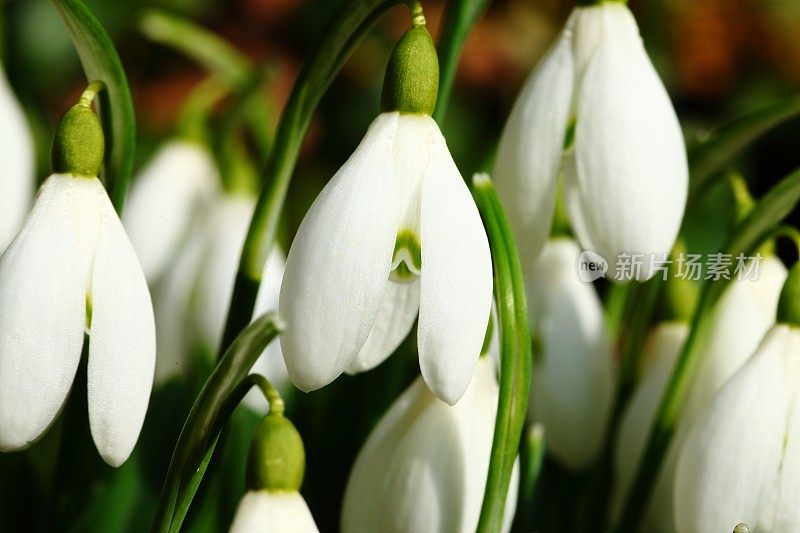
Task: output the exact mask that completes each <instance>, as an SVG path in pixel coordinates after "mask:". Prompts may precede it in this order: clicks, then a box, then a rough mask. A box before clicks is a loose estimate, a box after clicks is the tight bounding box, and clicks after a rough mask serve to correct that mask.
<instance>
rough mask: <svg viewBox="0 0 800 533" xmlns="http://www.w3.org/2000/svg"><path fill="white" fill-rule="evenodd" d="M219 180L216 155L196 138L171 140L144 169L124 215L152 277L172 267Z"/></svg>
mask: <svg viewBox="0 0 800 533" xmlns="http://www.w3.org/2000/svg"><path fill="white" fill-rule="evenodd" d="M218 186H219V176H218V172H217V169H216V167H215V165H214V161H213V160H212V159H211V156H210V155H209V153H208V152H207V151H206V150H205V149H204V148H203V147H201V146H200V145H198V144H195V143H189V142H185V141H175V140H173V141H170V142H168V143H167V144H165V145H164V146H163V147H162V148H161V149H160V150H159V151H158V152H157V153H156V155H155V157H154V158H153V160H152V161H150V162H149V163H148V164H147V166H146V167H144V169H142V171H141V172H140V174H139V176H138V177H137V178H136V180H135V181H134V183H133V187H132V188H131V194H130V196H129V198H128V201H127V203H126V205H125V211H124V213H123V216H122V220H123V223H124V225H125V229H126V231H127V232H128V236H129V237H130V240H131V243H133V247H134V249H135V250H136V253H137V255H138V256H139V260H140V261H141V264H142V269H143V270H144V273H145V276H147V279H148V281H150V282H153V281H154V280H155V279H156V278H157V277H159V276H160V275H161V273H162V272H163V271H164V269H165V268H166V267H167V264H168V262H169V261H170V260H171V259H172V258H173V257H174V255H175V254H176V253H177V251H178V247H179V244H180V242H181V241H182V240H183V239H185V238H186V236H187V234H188V232H189V227H190V226H191V225H192V222H193V221H195V219H196V218H197V217H198V216H199V215H200V214H201V213H203V212H205V211H207V210H208V208H209V206H210V202H211V199H212V198H213V197H214V196H215V195H216V192H217V188H218Z"/></svg>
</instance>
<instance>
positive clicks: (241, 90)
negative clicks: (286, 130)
mask: <svg viewBox="0 0 800 533" xmlns="http://www.w3.org/2000/svg"><path fill="white" fill-rule="evenodd" d="M139 25H140V28H141V30H142V32H143V33H144V34H145V35H146V36H147V37H148V38H149V39H151V40H153V41H155V42H157V43H159V44H162V45H164V46H169V47H171V48H174V49H175V50H178V51H180V52H181V53H183V54H184V55H186V56H188V57H190V58H192V59H194V60H195V61H196V62H197V63H199V64H201V65H202V66H203V67H205V68H206V70H208V71H209V72H210V73H212V74H213V75H214V76H215V78H214V79H215V80H216V81H217V83H224V84H225V85H226V86H227V88H228V90H230V91H234V92H235V93H237V95H238V97H237V99H236V101H235V102H234V104H235V105H234V106H232V111H231V112H230V113H229V114H228V116H229V117H235V118H237V119H238V118H239V117H238V115H240V114H241V111H242V110H245V111H246V114H244V117H243V118H244V120H245V121H246V123H247V124H248V126H249V128H250V131H251V132H252V134H253V137H254V138H255V140H256V142H257V144H258V149H259V150H260V151H261V153H262V154H266V153H267V150H268V149H269V146H270V144H271V139H270V132H271V131H272V126H273V123H272V120H271V114H270V110H269V107H268V105H267V103H266V100H265V98H264V95H263V94H261V88H262V86H263V82H264V80H265V79H266V77H267V76H266V74H267V70H268V69H266V68H265V67H263V66H257V67H253V66H252V65H251V62H250V60H249V59H248V58H247V57H246V56H245V55H244V54H242V53H241V52H239V50H237V49H236V48H234V47H233V46H231V45H230V44H228V43H227V42H226V41H225V40H223V39H221V38H220V37H219V36H217V35H216V34H214V33H212V32H210V31H208V30H206V29H205V28H203V27H202V26H200V25H198V24H195V23H194V22H191V21H189V20H187V19H184V18H182V17H178V16H175V15H170V14H167V13H164V12H162V11H159V10H156V9H151V10H148V11H146V12H145V14H144V15H143V16H142V18H141V20H140V23H139ZM197 110H199V111H202V112H204V113H205V114H207V112H208V109H207V108H199V109H197ZM188 118H190V119H196V118H198V117H196V116H193V115H188ZM199 118H201V119H203V120H204V119H205V116H204V115H201V116H200V117H199ZM228 122H229V123H230V121H228ZM189 126H190V128H192V129H190V132H192V133H194V132H195V131H196V128H195V127H194V124H191V123H190V124H189Z"/></svg>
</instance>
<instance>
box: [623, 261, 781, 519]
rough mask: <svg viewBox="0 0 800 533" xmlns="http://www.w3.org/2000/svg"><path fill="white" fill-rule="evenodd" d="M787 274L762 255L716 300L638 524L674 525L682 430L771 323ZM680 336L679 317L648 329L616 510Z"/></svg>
mask: <svg viewBox="0 0 800 533" xmlns="http://www.w3.org/2000/svg"><path fill="white" fill-rule="evenodd" d="M786 275H787V272H786V267H785V266H784V265H783V263H781V261H780V260H779V259H777V258H776V257H774V256H768V257H765V258H764V259H763V260H762V261H761V264H760V266H759V275H758V277H757V278H756V279H753V280H750V279H741V280H736V281H733V282H732V283H731V285H730V287H728V289H727V290H726V292H725V294H724V295H723V296H722V298H721V299H720V302H719V304H718V305H717V310H716V311H715V316H714V323H713V325H712V327H711V330H710V332H709V334H708V336H707V338H706V341H705V343H704V346H705V347H704V349H703V357H702V360H701V361H700V364H699V366H698V368H697V370H696V371H695V374H694V376H693V378H692V382H691V385H690V389H689V394H688V396H687V400H686V402H685V403H684V405H683V408H682V409H681V415H680V417H679V423H678V427H677V429H676V432H675V436H674V437H673V439H672V442H671V443H670V446H669V448H668V450H667V453H666V456H665V458H664V461H663V463H662V466H661V472H660V473H659V475H658V477H657V478H656V483H655V486H654V489H653V492H652V494H651V496H650V503H649V505H648V508H647V511H646V512H645V513H644V517H643V522H642V527H644V528H645V529H646V530H648V531H653V532H659V531H664V532H668V531H674V529H675V525H674V522H673V498H672V492H673V481H674V477H675V466H676V462H677V459H678V455H679V453H680V449H681V448H682V446H683V442H684V441H685V438H686V435H687V433H688V430H689V428H690V427H691V424H692V423H693V422H694V420H695V419H696V418H697V416H698V413H700V412H701V411H702V410H703V409H704V408H705V407H706V406H707V405H708V402H709V401H710V400H711V398H712V397H713V396H714V394H716V392H717V391H718V390H719V389H720V388H721V387H722V385H724V384H725V382H726V381H727V380H728V379H729V378H730V377H731V375H733V374H734V373H735V372H736V371H737V370H738V369H739V368H741V366H742V365H743V364H744V362H745V361H746V360H747V359H748V357H749V356H750V355H751V354H752V353H753V351H754V350H755V349H756V347H757V346H758V344H759V342H760V341H761V339H762V338H763V337H764V334H765V333H766V332H767V331H768V330H769V328H770V327H771V326H772V325H773V324H774V323H775V310H776V307H777V305H778V297H779V295H780V291H781V287H782V286H783V283H784V281H785V280H786ZM686 335H687V330H686V327H685V326H682V325H679V324H677V323H671V324H669V325H662V326H660V327H659V328H657V329H656V331H655V332H654V333H653V340H651V342H650V344H649V346H648V350H649V351H650V352H651V354H650V355H647V356H646V357H652V364H651V365H650V368H649V370H648V371H647V373H646V374H645V376H644V378H643V379H642V382H641V384H640V385H639V387H638V388H637V390H636V392H635V393H634V395H633V397H632V398H631V401H630V403H629V405H628V407H627V408H626V411H625V414H624V415H623V418H622V423H621V426H620V432H619V435H618V437H617V444H616V446H617V447H616V451H615V468H616V472H617V476H616V483H615V487H614V498H613V503H612V507H613V509H612V511H613V513H614V514H616V513H618V512H619V511H620V510H621V507H622V504H623V502H624V498H625V495H626V494H627V492H628V490H629V488H630V484H631V483H632V482H633V476H634V475H635V472H636V468H637V466H638V462H639V460H640V458H641V454H642V453H643V452H644V447H645V445H646V440H647V437H648V436H649V433H650V429H651V426H652V423H653V420H654V418H655V415H656V411H657V409H658V406H659V402H660V401H661V397H662V395H663V393H664V390H665V388H666V386H667V383H668V382H669V379H670V377H671V375H672V370H673V368H674V365H675V361H676V359H677V357H678V355H679V352H680V350H681V349H682V347H683V342H684V341H685V338H686ZM734 525H735V524H734Z"/></svg>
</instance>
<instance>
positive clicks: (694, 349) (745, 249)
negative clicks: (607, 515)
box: [616, 170, 800, 532]
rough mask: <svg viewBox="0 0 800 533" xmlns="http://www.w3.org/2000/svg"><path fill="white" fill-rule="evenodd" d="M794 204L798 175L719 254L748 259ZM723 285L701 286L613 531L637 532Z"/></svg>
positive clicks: (765, 200)
mask: <svg viewBox="0 0 800 533" xmlns="http://www.w3.org/2000/svg"><path fill="white" fill-rule="evenodd" d="M798 200H800V170H797V171H795V172H793V173H792V174H790V175H789V176H787V177H785V178H784V179H783V180H782V181H781V182H779V183H778V184H777V185H776V186H775V187H773V188H772V189H770V191H769V192H768V193H767V194H766V195H765V196H764V197H763V198H762V199H761V200H760V201H758V203H757V204H756V205H755V207H753V209H752V211H751V212H750V214H749V215H748V216H747V218H746V219H745V220H744V221H743V222H742V223H741V224H740V226H739V228H738V229H737V231H736V232H735V233H734V235H733V236H732V238H731V239H730V241H729V242H728V244H727V245H726V246H725V251H724V253H727V254H731V256H732V257H736V256H737V255H738V254H740V253H743V254H750V253H752V252H753V251H754V250H756V249H757V248H758V247H759V246H760V245H761V244H762V243H763V242H764V241H765V240H767V239H768V238H770V237H771V236H772V235H773V233H774V230H775V227H776V226H777V225H778V224H779V223H780V221H781V220H782V219H783V218H784V217H785V216H786V215H788V214H789V212H791V210H792V209H793V208H794V206H795V205H796V204H797V202H798ZM729 283H730V281H729V280H725V279H721V280H719V281H715V282H707V283H706V285H705V286H704V287H703V290H702V294H701V296H700V302H699V304H698V306H697V310H696V311H695V314H694V317H693V319H692V327H691V330H690V332H689V337H688V338H687V339H686V343H685V344H684V346H683V349H682V351H681V354H680V357H679V358H678V361H677V362H676V364H675V369H674V371H673V373H672V377H671V379H670V382H669V384H668V385H667V388H666V390H665V391H664V395H663V396H662V398H661V403H660V405H659V409H658V413H657V414H656V418H655V420H654V422H653V425H652V429H651V431H650V436H649V438H648V441H647V445H646V447H645V451H644V453H643V455H642V459H641V461H640V462H639V465H638V469H637V473H636V477H635V478H634V481H633V484H632V485H631V488H630V490H629V492H628V494H627V497H626V500H625V505H624V507H623V511H622V514H621V515H620V520H619V522H618V524H617V527H616V531H620V532H627V531H635V530H636V529H637V525H638V523H639V520H640V518H641V515H642V513H643V512H644V510H645V508H646V507H647V502H648V500H649V498H650V493H651V491H652V488H653V481H654V480H655V478H656V476H657V475H658V473H659V471H660V469H661V462H662V460H663V458H664V454H665V453H666V451H667V448H668V446H669V443H670V441H671V439H672V435H673V433H674V431H675V425H676V423H677V421H678V417H679V416H680V412H681V408H682V407H683V402H684V400H685V399H686V395H687V392H688V390H689V385H690V384H691V380H692V376H693V375H694V371H695V369H696V368H697V366H698V364H699V362H700V358H701V357H702V353H701V352H700V348H701V347H702V346H703V341H704V340H705V338H706V337H707V334H708V330H709V329H710V327H711V324H712V322H713V317H714V308H715V306H716V304H717V302H718V301H719V299H720V298H721V297H722V294H723V293H724V291H725V289H726V288H727V287H728V285H729Z"/></svg>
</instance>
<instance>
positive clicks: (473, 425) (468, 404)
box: [342, 358, 513, 533]
mask: <svg viewBox="0 0 800 533" xmlns="http://www.w3.org/2000/svg"><path fill="white" fill-rule="evenodd" d="M497 394H498V385H497V379H496V377H495V374H494V365H493V364H492V362H491V360H489V359H488V358H482V359H481V360H480V361H479V362H478V366H477V368H476V371H475V376H474V378H473V380H472V383H471V384H470V386H469V388H468V389H467V392H466V393H465V394H464V397H463V398H462V400H461V401H460V402H458V403H457V404H456V405H455V406H453V407H449V406H448V405H446V404H445V403H444V402H441V401H439V400H438V399H436V398H435V397H434V396H433V395H432V394H431V393H430V392H429V391H428V390H427V389H426V388H425V385H424V383H423V381H422V380H421V379H418V380H416V381H415V382H414V383H413V384H412V385H411V387H409V388H408V389H407V390H406V391H405V392H404V393H403V394H402V395H401V396H400V397H399V398H398V399H397V400H396V401H395V403H394V404H392V406H391V407H390V408H389V411H388V412H387V413H386V414H385V415H384V417H383V418H382V419H381V420H380V422H379V423H378V425H377V426H376V428H375V429H374V430H373V431H372V433H371V434H370V436H369V438H368V439H367V442H366V444H365V445H364V447H363V448H362V450H361V452H359V455H358V458H357V459H356V463H355V465H354V466H353V469H352V471H351V473H350V479H349V481H348V484H347V489H346V491H345V498H344V507H343V510H342V531H344V532H345V533H350V532H361V531H385V532H387V533H393V532H398V533H399V532H405V531H414V532H415V533H439V532H444V531H455V532H464V533H466V532H471V531H474V530H475V527H476V526H477V522H478V516H479V515H480V506H481V502H482V500H483V492H484V488H485V484H486V475H487V471H488V465H489V454H490V451H491V446H492V435H493V432H494V419H495V413H496V409H497ZM512 484H513V483H512ZM512 504H513V502H509V505H508V506H507V507H506V509H511V508H512Z"/></svg>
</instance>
